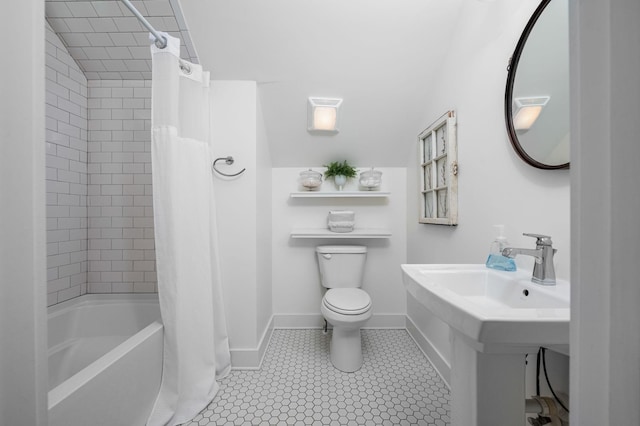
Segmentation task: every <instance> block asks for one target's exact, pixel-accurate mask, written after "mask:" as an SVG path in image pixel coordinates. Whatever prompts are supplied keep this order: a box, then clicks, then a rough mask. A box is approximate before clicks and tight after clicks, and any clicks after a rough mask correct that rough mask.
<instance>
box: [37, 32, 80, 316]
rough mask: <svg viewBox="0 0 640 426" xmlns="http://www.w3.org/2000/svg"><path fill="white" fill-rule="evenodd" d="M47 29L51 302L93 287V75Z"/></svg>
mask: <svg viewBox="0 0 640 426" xmlns="http://www.w3.org/2000/svg"><path fill="white" fill-rule="evenodd" d="M45 34H46V51H45V53H46V57H45V63H46V77H45V78H46V82H45V84H46V152H47V159H46V167H47V170H46V179H47V304H48V305H53V304H55V303H59V302H62V301H64V300H67V299H71V298H73V297H77V296H80V295H81V294H84V293H86V291H87V207H86V206H87V79H86V78H85V77H84V74H82V71H80V68H79V67H78V65H77V64H76V63H75V62H74V60H73V59H72V58H71V56H69V53H68V52H67V49H66V48H65V47H64V45H63V44H62V42H61V41H60V39H59V38H58V36H57V35H56V34H55V33H54V32H53V31H52V30H51V28H50V27H49V25H47V26H46V28H45Z"/></svg>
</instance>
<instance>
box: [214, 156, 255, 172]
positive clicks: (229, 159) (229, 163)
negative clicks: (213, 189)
mask: <svg viewBox="0 0 640 426" xmlns="http://www.w3.org/2000/svg"><path fill="white" fill-rule="evenodd" d="M220 160H224V162H225V163H226V164H227V165H229V166H230V165H232V164H233V163H234V161H235V160H234V159H233V157H232V156H228V157H220V158H216V159H215V160H213V164H212V165H211V168H212V169H213V171H214V172H216V173H219V174H221V175H222V176H226V177H234V176H239V175H241V174H242V173H244V171H245V170H247V169H246V168H244V169H242V170H240V171H239V172H238V173H233V174H230V173H224V172H221V171H220V170H218V169H217V168H216V163H217V162H218V161H220Z"/></svg>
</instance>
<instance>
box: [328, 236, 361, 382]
mask: <svg viewBox="0 0 640 426" xmlns="http://www.w3.org/2000/svg"><path fill="white" fill-rule="evenodd" d="M316 254H317V256H318V267H319V269H320V282H321V283H322V286H323V287H326V288H327V292H326V293H325V295H324V297H323V298H322V303H321V305H320V311H321V312H322V315H323V316H324V318H325V319H326V320H327V322H328V323H329V324H331V325H333V335H332V337H331V363H332V364H333V366H334V367H336V368H337V369H338V370H341V371H345V372H348V373H351V372H353V371H357V370H359V369H360V367H362V342H361V339H360V327H362V325H364V323H365V322H366V321H367V320H368V319H369V318H371V298H370V297H369V295H368V294H367V292H366V291H364V290H362V289H361V288H360V287H362V276H363V273H364V263H365V259H366V257H367V248H366V247H364V246H318V247H316Z"/></svg>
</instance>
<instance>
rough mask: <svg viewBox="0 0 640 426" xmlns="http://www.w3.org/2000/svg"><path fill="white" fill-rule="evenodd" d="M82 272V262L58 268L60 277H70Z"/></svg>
mask: <svg viewBox="0 0 640 426" xmlns="http://www.w3.org/2000/svg"><path fill="white" fill-rule="evenodd" d="M79 273H80V264H79V263H71V264H68V265H62V266H60V267H59V268H58V274H59V275H60V278H64V277H70V276H71V275H74V274H79Z"/></svg>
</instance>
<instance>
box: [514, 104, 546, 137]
mask: <svg viewBox="0 0 640 426" xmlns="http://www.w3.org/2000/svg"><path fill="white" fill-rule="evenodd" d="M549 99H550V97H549V96H539V97H530V98H515V99H514V102H513V103H514V106H513V110H514V111H515V113H514V116H513V127H514V128H515V129H516V130H529V129H530V128H531V126H533V124H534V123H535V122H536V120H537V119H538V117H539V116H540V113H541V112H542V109H543V108H544V107H545V106H546V105H547V103H548V102H549Z"/></svg>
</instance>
